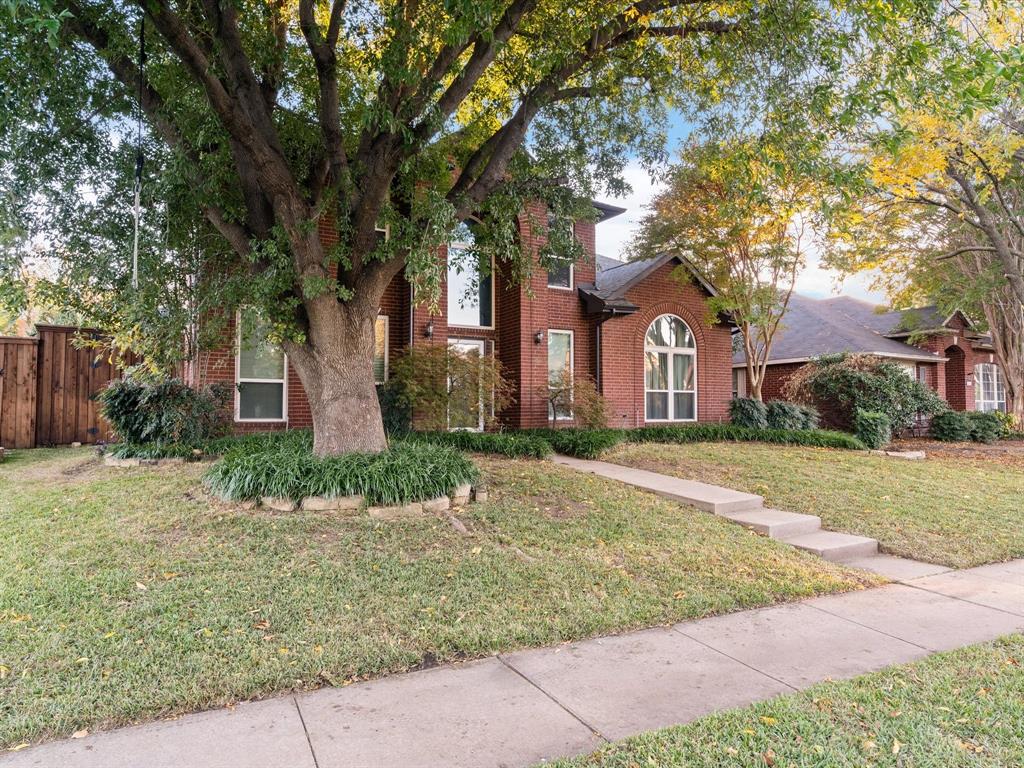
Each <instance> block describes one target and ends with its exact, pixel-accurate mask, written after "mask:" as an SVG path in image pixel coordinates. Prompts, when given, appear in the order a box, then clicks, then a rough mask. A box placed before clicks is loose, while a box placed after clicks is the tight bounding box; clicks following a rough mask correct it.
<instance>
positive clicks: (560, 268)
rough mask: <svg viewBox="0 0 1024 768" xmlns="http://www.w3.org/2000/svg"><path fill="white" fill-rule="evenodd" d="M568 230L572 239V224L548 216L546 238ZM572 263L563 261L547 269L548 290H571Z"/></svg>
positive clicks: (574, 230)
mask: <svg viewBox="0 0 1024 768" xmlns="http://www.w3.org/2000/svg"><path fill="white" fill-rule="evenodd" d="M559 228H561V230H565V229H568V233H567V234H568V235H569V236H570V237H574V236H575V234H576V228H575V225H574V224H573V222H571V221H569V220H567V219H562V218H559V217H557V216H551V215H550V214H549V215H548V238H549V239H550V237H551V233H552V232H558V231H559ZM572 282H573V263H572V260H571V259H566V260H564V263H559V264H553V265H552V266H550V267H549V268H548V288H565V289H568V290H572Z"/></svg>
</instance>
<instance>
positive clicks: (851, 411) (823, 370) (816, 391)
mask: <svg viewBox="0 0 1024 768" xmlns="http://www.w3.org/2000/svg"><path fill="white" fill-rule="evenodd" d="M785 392H786V397H787V398H789V399H791V400H795V401H797V402H801V403H814V404H816V405H818V406H819V407H820V408H821V409H822V410H823V411H824V412H825V413H826V414H827V415H828V417H829V418H830V420H831V421H832V422H833V426H836V427H839V428H842V429H852V428H853V423H854V419H855V418H856V415H857V411H858V410H863V411H871V412H876V413H884V414H885V415H886V416H888V417H889V424H890V428H891V429H892V430H893V431H894V432H897V433H899V432H902V431H903V430H906V429H909V428H910V427H912V426H913V425H914V424H915V422H916V420H917V416H918V414H923V415H926V416H930V415H933V414H936V413H940V412H941V411H942V410H944V409H945V408H947V407H948V406H947V405H946V403H945V402H943V400H942V398H940V397H939V396H938V395H937V394H935V393H934V392H932V391H931V390H930V389H928V388H927V387H925V386H924V385H922V384H921V383H920V382H918V381H916V380H914V379H913V378H911V377H910V376H907V374H906V371H905V370H904V369H903V368H902V367H901V366H899V365H897V364H896V363H893V362H890V361H887V360H884V359H882V358H879V357H875V356H874V355H848V354H841V355H824V356H822V357H819V358H817V359H816V360H814V361H812V362H811V363H808V364H807V365H805V366H802V367H801V368H800V369H798V370H797V371H796V373H794V374H793V376H792V377H791V378H790V379H789V380H788V381H787V382H786V386H785Z"/></svg>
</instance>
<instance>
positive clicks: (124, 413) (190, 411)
mask: <svg viewBox="0 0 1024 768" xmlns="http://www.w3.org/2000/svg"><path fill="white" fill-rule="evenodd" d="M229 395H230V389H229V388H228V387H226V386H223V385H213V386H210V387H206V388H204V389H201V390H197V389H193V388H192V387H190V386H188V385H187V384H185V383H184V382H182V381H180V380H179V379H158V380H148V379H142V378H136V377H131V376H128V377H125V378H123V379H115V380H114V381H112V382H110V383H109V384H108V385H107V387H106V388H105V389H104V390H103V391H102V392H100V394H99V396H98V398H97V399H98V400H99V402H100V412H101V413H102V415H103V418H105V419H106V420H107V421H109V422H110V425H111V426H112V427H113V429H114V432H115V433H116V434H117V436H118V438H119V439H120V440H122V441H123V442H126V443H132V444H135V445H141V444H144V443H167V444H180V445H187V446H194V445H200V444H202V443H203V442H205V441H206V440H209V439H210V438H212V437H215V436H216V435H218V434H220V433H221V432H223V430H224V428H225V427H226V425H227V422H226V418H225V405H226V402H227V399H228V396H229Z"/></svg>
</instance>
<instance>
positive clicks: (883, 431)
mask: <svg viewBox="0 0 1024 768" xmlns="http://www.w3.org/2000/svg"><path fill="white" fill-rule="evenodd" d="M853 431H854V434H856V435H857V439H858V440H860V441H861V442H862V443H864V445H866V446H867V447H868V448H873V449H875V450H878V449H879V448H881V447H883V446H885V445H888V444H889V441H890V440H892V422H891V421H889V417H888V416H887V415H886V414H884V413H879V412H878V411H865V410H864V409H863V408H858V409H857V413H856V414H854V417H853Z"/></svg>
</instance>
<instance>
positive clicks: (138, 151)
mask: <svg viewBox="0 0 1024 768" xmlns="http://www.w3.org/2000/svg"><path fill="white" fill-rule="evenodd" d="M145 66H146V17H145V15H142V16H141V17H139V94H138V100H137V104H136V112H135V211H134V213H135V240H134V243H133V245H132V290H136V291H137V290H138V289H139V224H140V220H141V218H142V204H141V198H142V166H143V163H144V157H143V154H142V95H143V89H144V87H145V79H144V73H143V72H144V69H145Z"/></svg>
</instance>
